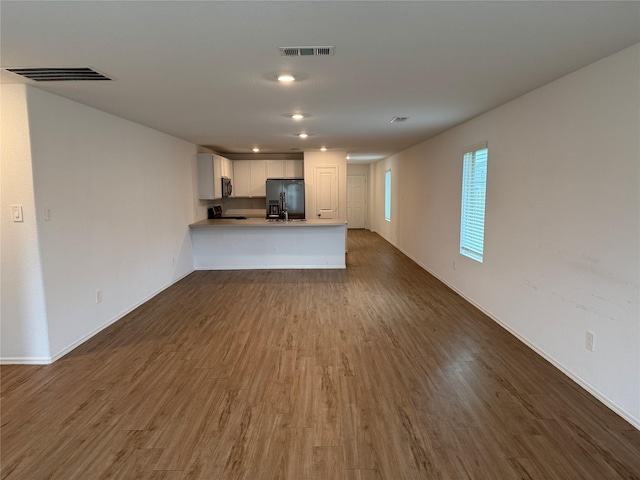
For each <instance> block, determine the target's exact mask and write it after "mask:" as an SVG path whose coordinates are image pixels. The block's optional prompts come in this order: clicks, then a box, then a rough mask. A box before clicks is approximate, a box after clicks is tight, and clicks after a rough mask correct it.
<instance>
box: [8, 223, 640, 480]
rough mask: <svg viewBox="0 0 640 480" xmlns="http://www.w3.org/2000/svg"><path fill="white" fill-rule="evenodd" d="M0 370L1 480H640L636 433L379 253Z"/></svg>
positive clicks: (360, 241)
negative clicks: (47, 361) (53, 358)
mask: <svg viewBox="0 0 640 480" xmlns="http://www.w3.org/2000/svg"><path fill="white" fill-rule="evenodd" d="M348 236H349V254H348V268H347V269H346V270H342V271H340V270H326V271H318V270H315V271H282V270H281V271H233V272H196V273H193V274H191V275H190V276H188V277H187V278H185V279H183V280H182V281H180V282H178V283H177V284H176V285H174V286H172V287H171V288H169V289H167V290H166V291H165V292H163V293H162V294H160V295H158V296H157V297H155V298H154V299H152V300H151V301H149V302H147V303H146V304H144V305H143V306H141V307H140V308H138V309H137V310H135V311H134V312H132V313H131V314H129V315H127V316H126V317H125V318H123V319H122V320H120V321H119V322H117V323H116V324H114V325H112V326H111V327H110V328H108V329H106V330H105V331H103V332H101V333H100V334H98V335H97V336H95V337H94V338H93V339H91V340H90V341H88V342H86V343H85V344H83V345H82V346H80V347H79V348H77V349H76V350H74V351H73V352H72V353H70V354H69V355H67V356H66V357H64V358H63V359H61V360H59V361H58V362H56V363H54V364H53V365H48V366H3V367H2V369H1V374H2V386H1V397H0V398H1V408H2V410H1V420H2V426H1V442H2V443H1V466H2V474H1V478H2V479H29V480H39V479H65V480H67V479H83V480H87V479H91V480H93V479H108V478H112V479H134V478H135V479H149V480H151V479H153V480H161V479H165V480H177V479H180V480H186V479H207V480H209V479H251V480H253V479H269V480H271V479H295V480H311V479H322V480H324V479H327V480H373V479H376V480H380V479H389V480H400V479H437V478H442V479H483V480H484V479H491V480H493V479H497V480H503V479H561V480H570V479H598V480H601V479H618V478H625V479H632V478H635V479H638V478H640V432H639V431H638V430H635V429H634V428H633V427H632V426H630V425H629V424H628V423H626V422H625V421H623V420H622V419H621V418H620V417H618V416H616V415H615V414H614V413H612V412H611V411H610V410H608V409H607V408H606V407H604V406H603V405H601V404H599V403H598V402H597V401H596V400H594V399H593V398H592V397H591V396H590V395H588V394H587V393H585V392H584V391H583V390H582V389H581V388H580V387H578V386H577V385H576V384H574V383H573V382H572V381H571V380H569V379H568V378H566V377H565V376H564V375H562V374H561V373H560V372H558V371H557V370H556V369H555V368H553V367H552V366H551V365H549V364H548V363H547V362H546V361H544V360H543V359H542V358H540V357H539V356H537V355H536V354H535V353H533V352H532V351H531V350H529V349H528V348H527V347H526V346H524V345H523V344H521V343H520V342H519V341H517V340H516V339H515V338H513V337H512V336H511V335H509V334H508V333H506V332H505V331H504V330H502V329H501V328H500V327H499V326H498V325H496V324H495V323H494V322H492V321H491V320H489V319H488V318H486V317H485V316H484V315H483V314H482V313H480V312H479V311H478V310H476V309H475V308H474V307H472V306H471V305H469V304H468V303H467V302H465V301H464V300H463V299H461V298H460V297H459V296H457V295H456V294H455V293H453V292H452V291H451V290H449V289H448V288H446V287H445V286H443V285H442V284H441V283H440V282H438V281H437V280H435V279H434V278H433V277H432V276H430V275H429V274H428V273H426V272H425V271H423V270H422V269H420V268H419V267H418V266H416V265H415V264H414V263H413V262H412V261H411V260H409V259H408V258H406V257H405V256H403V255H402V254H401V253H399V252H398V251H397V250H396V249H394V248H393V247H391V246H390V245H389V244H388V243H386V242H384V241H383V240H382V239H381V238H380V237H379V236H377V235H375V234H372V233H370V232H366V231H350V232H349V235H348Z"/></svg>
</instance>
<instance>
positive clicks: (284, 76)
mask: <svg viewBox="0 0 640 480" xmlns="http://www.w3.org/2000/svg"><path fill="white" fill-rule="evenodd" d="M294 80H295V77H294V76H293V75H291V74H290V73H281V74H280V75H278V81H279V82H283V83H289V82H293V81H294Z"/></svg>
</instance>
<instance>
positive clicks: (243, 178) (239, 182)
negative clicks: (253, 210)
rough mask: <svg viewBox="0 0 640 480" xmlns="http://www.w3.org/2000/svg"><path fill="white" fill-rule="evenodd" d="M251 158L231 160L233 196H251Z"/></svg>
mask: <svg viewBox="0 0 640 480" xmlns="http://www.w3.org/2000/svg"><path fill="white" fill-rule="evenodd" d="M252 163H253V162H252V161H251V160H234V161H233V193H234V197H250V196H251V164H252Z"/></svg>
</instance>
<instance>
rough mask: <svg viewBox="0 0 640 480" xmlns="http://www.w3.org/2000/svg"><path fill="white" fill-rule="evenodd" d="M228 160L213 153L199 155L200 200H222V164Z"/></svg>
mask: <svg viewBox="0 0 640 480" xmlns="http://www.w3.org/2000/svg"><path fill="white" fill-rule="evenodd" d="M223 160H226V161H227V162H229V160H227V159H226V158H224V157H221V156H220V155H214V154H213V153H199V154H198V196H199V198H200V200H216V199H219V198H222V164H223Z"/></svg>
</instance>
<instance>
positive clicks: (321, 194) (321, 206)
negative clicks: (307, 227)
mask: <svg viewBox="0 0 640 480" xmlns="http://www.w3.org/2000/svg"><path fill="white" fill-rule="evenodd" d="M314 181H315V190H316V199H315V200H316V218H336V216H337V215H338V166H337V165H332V166H326V167H315V174H314Z"/></svg>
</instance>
